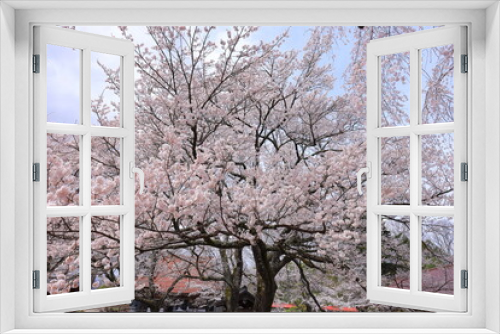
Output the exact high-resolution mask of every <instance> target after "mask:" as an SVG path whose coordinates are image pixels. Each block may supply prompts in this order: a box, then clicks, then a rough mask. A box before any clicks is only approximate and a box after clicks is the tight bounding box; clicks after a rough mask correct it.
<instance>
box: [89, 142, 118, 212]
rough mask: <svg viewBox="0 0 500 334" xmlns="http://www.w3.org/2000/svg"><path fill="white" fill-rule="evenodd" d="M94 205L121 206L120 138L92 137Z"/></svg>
mask: <svg viewBox="0 0 500 334" xmlns="http://www.w3.org/2000/svg"><path fill="white" fill-rule="evenodd" d="M91 147H92V153H91V155H92V166H91V167H92V189H91V194H92V201H91V204H92V205H119V204H120V203H121V202H120V138H111V137H92V142H91Z"/></svg>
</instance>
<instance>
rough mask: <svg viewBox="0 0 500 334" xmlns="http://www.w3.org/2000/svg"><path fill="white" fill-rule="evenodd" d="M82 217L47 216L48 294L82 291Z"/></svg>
mask: <svg viewBox="0 0 500 334" xmlns="http://www.w3.org/2000/svg"><path fill="white" fill-rule="evenodd" d="M79 232H80V218H79V217H62V218H47V294H50V295H57V294H62V293H69V292H77V291H80V246H79V245H80V242H79Z"/></svg>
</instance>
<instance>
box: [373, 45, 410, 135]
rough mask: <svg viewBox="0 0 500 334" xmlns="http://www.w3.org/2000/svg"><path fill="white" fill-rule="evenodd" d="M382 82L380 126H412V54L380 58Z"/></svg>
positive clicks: (405, 53) (406, 53)
mask: <svg viewBox="0 0 500 334" xmlns="http://www.w3.org/2000/svg"><path fill="white" fill-rule="evenodd" d="M380 82H381V92H380V94H381V99H380V102H381V108H382V110H381V123H380V125H381V126H403V125H410V53H409V52H403V53H395V54H391V55H386V56H380Z"/></svg>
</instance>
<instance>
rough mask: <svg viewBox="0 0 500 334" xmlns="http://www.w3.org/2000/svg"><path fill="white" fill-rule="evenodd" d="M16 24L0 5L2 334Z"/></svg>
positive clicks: (8, 310)
mask: <svg viewBox="0 0 500 334" xmlns="http://www.w3.org/2000/svg"><path fill="white" fill-rule="evenodd" d="M14 23H15V11H14V10H13V9H12V7H10V6H8V5H6V4H4V3H0V45H1V48H0V73H1V75H0V254H1V256H0V258H1V262H0V272H1V273H2V275H1V276H0V333H4V332H5V331H7V330H10V329H13V328H14V306H15V305H14V292H15V280H14V276H15V272H14V256H4V254H12V255H13V250H14V209H15V205H14V185H15V183H14V180H15V178H14V163H15V155H14V152H15V151H14V145H13V144H14V124H15V123H14V116H15V113H14V93H15V89H14V82H13V79H14V78H15V76H14V69H15V63H14V61H15V44H14V43H15V34H14V32H15V30H14V29H15V28H14V27H15V25H14ZM5 273H7V274H5ZM9 273H10V274H9Z"/></svg>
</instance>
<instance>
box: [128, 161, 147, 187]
mask: <svg viewBox="0 0 500 334" xmlns="http://www.w3.org/2000/svg"><path fill="white" fill-rule="evenodd" d="M129 171H130V175H129V176H130V178H131V179H134V174H136V173H137V174H138V175H139V187H140V188H139V194H144V172H143V171H142V169H140V168H137V167H135V166H134V162H133V161H130V163H129Z"/></svg>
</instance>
